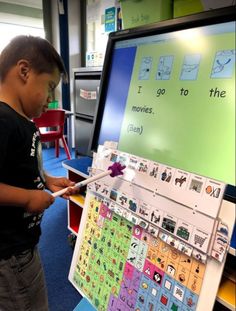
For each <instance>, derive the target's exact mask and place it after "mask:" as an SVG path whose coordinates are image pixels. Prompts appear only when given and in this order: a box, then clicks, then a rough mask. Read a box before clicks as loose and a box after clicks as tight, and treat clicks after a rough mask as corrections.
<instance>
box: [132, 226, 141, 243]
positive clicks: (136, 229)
mask: <svg viewBox="0 0 236 311" xmlns="http://www.w3.org/2000/svg"><path fill="white" fill-rule="evenodd" d="M142 232H143V229H142V228H141V227H139V226H134V227H133V236H135V237H136V238H137V239H139V240H141V236H142Z"/></svg>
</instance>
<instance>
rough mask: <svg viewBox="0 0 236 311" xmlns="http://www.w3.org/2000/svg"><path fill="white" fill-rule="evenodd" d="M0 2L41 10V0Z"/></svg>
mask: <svg viewBox="0 0 236 311" xmlns="http://www.w3.org/2000/svg"><path fill="white" fill-rule="evenodd" d="M0 2H5V3H11V4H17V5H24V6H28V7H30V8H36V9H42V0H17V1H16V0H15V1H14V0H0Z"/></svg>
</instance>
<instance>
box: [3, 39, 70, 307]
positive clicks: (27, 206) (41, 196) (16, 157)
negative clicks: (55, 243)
mask: <svg viewBox="0 0 236 311" xmlns="http://www.w3.org/2000/svg"><path fill="white" fill-rule="evenodd" d="M61 76H62V77H63V78H64V80H65V79H66V72H65V69H64V65H63V62H62V60H61V58H60V56H59V55H58V53H57V52H56V50H55V49H54V48H53V46H52V45H51V44H50V43H49V42H48V41H46V40H44V39H42V38H39V37H32V36H18V37H16V38H14V39H13V40H12V41H11V42H10V43H9V44H8V46H6V47H5V49H4V50H3V51H2V53H1V54H0V310H1V311H33V310H34V311H46V310H48V303H47V293H46V287H45V283H44V275H43V271H42V266H41V263H40V258H39V254H38V251H37V247H36V245H37V243H38V241H39V236H40V234H41V231H40V222H41V219H42V215H43V211H44V210H45V209H46V208H48V207H49V206H50V205H51V204H52V203H53V201H54V197H53V196H52V195H51V194H50V193H49V192H47V191H45V189H48V190H50V191H52V192H55V191H58V190H60V189H62V188H65V187H68V186H73V185H74V183H73V182H71V181H70V180H68V179H67V178H64V177H52V176H48V175H47V174H46V173H45V172H44V171H43V169H42V158H41V144H40V138H39V132H38V131H37V128H36V126H35V124H34V123H33V122H32V121H31V120H32V118H33V117H38V116H40V114H41V113H42V112H44V111H45V110H46V109H47V107H48V103H49V102H50V101H51V96H52V93H53V91H54V89H55V88H56V86H57V85H58V83H59V81H60V78H61ZM72 193H73V189H71V188H69V190H68V191H67V193H66V194H65V195H64V196H63V197H64V198H68V197H69V195H70V194H72Z"/></svg>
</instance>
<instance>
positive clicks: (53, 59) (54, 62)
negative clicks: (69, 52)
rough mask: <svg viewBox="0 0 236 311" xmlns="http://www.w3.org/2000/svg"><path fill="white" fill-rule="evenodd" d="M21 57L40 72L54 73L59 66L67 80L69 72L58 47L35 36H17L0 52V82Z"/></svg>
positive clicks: (64, 78)
mask: <svg viewBox="0 0 236 311" xmlns="http://www.w3.org/2000/svg"><path fill="white" fill-rule="evenodd" d="M20 59H25V60H27V61H28V62H29V63H30V66H31V68H32V69H33V70H34V71H35V72H36V73H38V74H40V73H52V72H53V71H54V69H55V68H58V70H59V72H60V73H61V75H62V78H63V81H64V82H67V73H66V69H65V66H64V63H63V61H62V58H61V57H60V55H59V54H58V53H57V51H56V49H55V48H54V47H53V46H52V45H51V44H50V43H49V42H48V41H47V40H45V39H43V38H40V37H33V36H24V35H21V36H17V37H15V38H13V39H12V40H11V42H10V43H9V44H8V45H7V46H6V47H5V48H4V49H3V50H2V52H1V54H0V82H3V81H4V79H5V78H6V75H7V73H8V71H9V70H10V69H11V68H12V67H13V66H14V65H16V64H17V62H18V61H19V60H20Z"/></svg>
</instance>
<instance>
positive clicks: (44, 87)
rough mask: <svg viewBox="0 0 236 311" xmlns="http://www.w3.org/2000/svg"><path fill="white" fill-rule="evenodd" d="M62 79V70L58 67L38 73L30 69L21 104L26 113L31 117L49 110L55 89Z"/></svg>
mask: <svg viewBox="0 0 236 311" xmlns="http://www.w3.org/2000/svg"><path fill="white" fill-rule="evenodd" d="M59 81H60V72H59V70H58V69H57V68H56V69H55V70H54V71H53V72H52V73H41V74H38V73H36V72H35V71H34V70H33V69H30V70H29V71H28V73H27V80H26V81H25V84H24V88H23V92H22V93H21V95H22V96H21V104H22V108H23V110H24V114H25V115H26V116H27V117H28V118H29V119H32V118H35V117H39V116H40V115H41V114H42V113H43V112H44V111H46V110H47V108H48V104H49V102H50V101H51V100H52V95H53V91H54V89H55V88H56V86H57V85H58V83H59Z"/></svg>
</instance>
